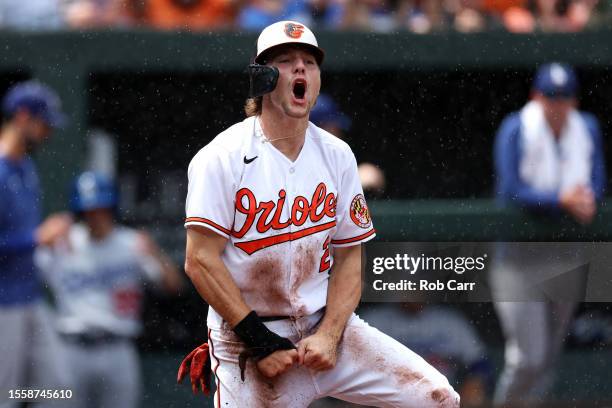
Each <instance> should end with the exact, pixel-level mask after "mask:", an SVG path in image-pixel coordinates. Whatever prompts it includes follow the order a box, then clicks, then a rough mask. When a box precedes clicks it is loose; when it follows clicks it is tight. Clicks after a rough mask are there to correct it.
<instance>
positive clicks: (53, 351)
mask: <svg viewBox="0 0 612 408" xmlns="http://www.w3.org/2000/svg"><path fill="white" fill-rule="evenodd" d="M2 113H3V115H4V121H3V123H2V129H1V130H0V327H2V329H1V330H0V407H2V408H8V407H15V406H18V405H19V402H20V401H19V400H17V399H9V394H8V393H9V392H11V390H12V391H15V390H18V389H19V390H21V389H25V388H35V389H43V388H44V389H50V388H51V389H56V390H58V391H59V390H65V389H66V385H67V382H68V378H67V377H66V376H65V375H64V374H65V373H66V370H63V369H62V365H63V361H62V359H61V356H60V354H59V352H58V350H59V342H58V339H57V335H56V333H55V332H54V330H53V327H52V325H51V323H50V319H49V312H48V309H47V307H46V305H45V303H44V302H43V285H42V282H41V279H40V274H39V271H38V269H37V268H36V267H35V265H34V249H35V248H36V247H37V246H41V245H51V244H53V243H54V242H56V241H57V240H58V239H59V238H61V237H62V236H64V235H65V234H66V233H67V231H68V228H70V224H71V223H72V221H71V218H70V216H69V215H68V214H54V215H51V216H49V217H48V218H47V219H46V220H45V221H43V222H42V223H41V222H40V187H39V180H38V175H37V172H36V166H35V164H34V161H33V160H32V159H31V158H30V153H31V152H32V151H33V150H34V149H35V148H36V147H38V146H40V145H41V144H42V143H43V142H44V141H45V140H46V139H47V138H48V137H49V135H50V134H51V131H52V129H54V128H57V127H60V126H61V125H62V124H63V123H64V122H65V121H66V117H65V115H64V113H63V112H62V109H61V103H60V99H59V97H58V96H57V94H56V93H55V91H53V90H52V89H51V88H49V87H47V86H46V85H44V84H42V83H40V82H37V81H26V82H22V83H19V84H16V85H15V86H13V87H12V88H11V89H9V91H8V92H7V94H6V95H5V96H4V98H3V100H2ZM44 402H48V400H47V401H43V402H40V403H39V404H40V406H42V405H43V403H44ZM52 404H53V402H52Z"/></svg>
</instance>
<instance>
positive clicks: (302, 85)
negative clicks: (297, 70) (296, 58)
mask: <svg viewBox="0 0 612 408" xmlns="http://www.w3.org/2000/svg"><path fill="white" fill-rule="evenodd" d="M304 95H306V81H305V80H303V79H296V80H295V82H294V83H293V96H294V97H295V99H297V100H303V99H304Z"/></svg>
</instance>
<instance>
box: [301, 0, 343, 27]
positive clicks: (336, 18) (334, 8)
mask: <svg viewBox="0 0 612 408" xmlns="http://www.w3.org/2000/svg"><path fill="white" fill-rule="evenodd" d="M306 8H307V12H308V13H309V14H310V19H311V23H310V25H309V26H310V27H312V26H314V27H315V28H317V29H338V28H339V27H341V26H342V21H343V19H344V15H345V12H346V1H344V0H308V1H307V2H306Z"/></svg>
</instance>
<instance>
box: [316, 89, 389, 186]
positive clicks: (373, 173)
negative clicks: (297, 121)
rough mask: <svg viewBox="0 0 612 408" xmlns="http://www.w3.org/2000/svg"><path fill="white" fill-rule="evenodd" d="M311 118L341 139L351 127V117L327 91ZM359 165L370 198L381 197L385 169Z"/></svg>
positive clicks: (365, 164)
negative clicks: (341, 110)
mask: <svg viewBox="0 0 612 408" xmlns="http://www.w3.org/2000/svg"><path fill="white" fill-rule="evenodd" d="M310 120H311V121H312V123H314V124H315V125H317V126H319V127H320V128H322V129H324V130H326V131H328V132H329V133H331V134H332V135H334V136H336V137H339V138H340V139H344V137H345V133H346V132H348V131H349V130H350V128H351V119H350V118H349V117H348V116H346V115H345V114H344V113H342V112H340V109H339V108H338V105H337V104H336V102H335V101H334V100H333V99H332V97H331V96H329V95H328V94H325V93H321V94H319V97H318V98H317V103H316V105H315V106H314V108H313V109H312V111H311V112H310ZM357 167H358V170H359V179H360V180H361V186H362V187H363V191H364V193H365V195H366V196H367V197H368V198H380V197H381V196H382V195H383V194H384V191H385V174H384V173H383V171H382V170H381V169H380V168H379V167H378V166H376V165H374V164H372V163H361V164H359V166H357Z"/></svg>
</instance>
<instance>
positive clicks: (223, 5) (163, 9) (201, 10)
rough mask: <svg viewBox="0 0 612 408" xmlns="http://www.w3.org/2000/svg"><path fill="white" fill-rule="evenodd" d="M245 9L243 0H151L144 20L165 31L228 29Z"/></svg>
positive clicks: (145, 10) (145, 9) (147, 4)
mask: <svg viewBox="0 0 612 408" xmlns="http://www.w3.org/2000/svg"><path fill="white" fill-rule="evenodd" d="M241 6H242V0H147V2H146V6H145V8H144V16H143V21H144V23H145V24H147V25H150V26H152V27H155V28H159V29H163V30H192V31H202V30H203V31H211V30H224V29H225V30H226V29H230V28H232V27H233V26H234V20H235V17H236V14H237V12H238V9H239V8H240V7H241Z"/></svg>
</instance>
